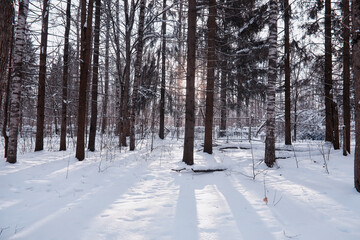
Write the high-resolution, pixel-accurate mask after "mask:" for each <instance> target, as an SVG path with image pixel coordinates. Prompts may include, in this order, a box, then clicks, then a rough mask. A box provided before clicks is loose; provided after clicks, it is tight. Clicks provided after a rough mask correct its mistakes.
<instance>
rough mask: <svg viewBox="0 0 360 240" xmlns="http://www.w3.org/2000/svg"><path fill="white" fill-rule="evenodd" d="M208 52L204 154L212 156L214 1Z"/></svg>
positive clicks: (211, 0)
mask: <svg viewBox="0 0 360 240" xmlns="http://www.w3.org/2000/svg"><path fill="white" fill-rule="evenodd" d="M207 27H208V36H207V37H208V46H207V47H208V52H207V87H206V113H205V140H204V152H207V153H209V154H212V132H213V115H214V82H215V66H216V53H215V38H216V0H210V1H209V17H208V23H207Z"/></svg>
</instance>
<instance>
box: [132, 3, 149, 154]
mask: <svg viewBox="0 0 360 240" xmlns="http://www.w3.org/2000/svg"><path fill="white" fill-rule="evenodd" d="M144 21H145V0H141V1H140V14H139V28H138V42H137V47H136V60H135V77H134V85H133V95H132V108H131V114H130V151H133V150H135V121H136V118H135V115H136V106H137V104H136V101H137V96H138V91H139V85H140V80H141V76H142V74H141V66H142V57H143V46H144V39H143V38H144Z"/></svg>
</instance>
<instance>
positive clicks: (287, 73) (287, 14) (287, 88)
mask: <svg viewBox="0 0 360 240" xmlns="http://www.w3.org/2000/svg"><path fill="white" fill-rule="evenodd" d="M284 25H285V29H284V30H285V33H284V34H285V145H291V99H290V73H291V69H290V6H289V0H284Z"/></svg>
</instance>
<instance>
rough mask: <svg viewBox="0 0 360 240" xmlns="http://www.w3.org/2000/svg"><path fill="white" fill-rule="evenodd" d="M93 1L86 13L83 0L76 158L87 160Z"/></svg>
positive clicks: (90, 1)
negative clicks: (86, 127)
mask: <svg viewBox="0 0 360 240" xmlns="http://www.w3.org/2000/svg"><path fill="white" fill-rule="evenodd" d="M93 3H94V1H93V0H89V6H88V11H87V12H86V0H81V56H80V59H81V60H80V87H79V104H78V122H77V140H76V158H77V159H78V160H79V161H82V160H84V158H85V125H86V89H87V85H88V75H89V74H88V73H89V69H90V52H91V51H90V45H91V28H92V18H93V7H94V6H93V5H94V4H93Z"/></svg>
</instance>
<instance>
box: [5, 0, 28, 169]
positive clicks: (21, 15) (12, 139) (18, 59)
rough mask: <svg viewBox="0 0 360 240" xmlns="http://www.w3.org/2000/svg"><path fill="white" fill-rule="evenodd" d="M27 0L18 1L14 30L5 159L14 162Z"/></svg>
mask: <svg viewBox="0 0 360 240" xmlns="http://www.w3.org/2000/svg"><path fill="white" fill-rule="evenodd" d="M28 9H29V0H21V1H20V2H19V11H18V19H17V21H18V22H17V26H16V30H15V35H16V38H15V49H14V65H13V69H14V70H13V71H14V76H13V79H12V84H11V86H12V87H11V101H10V102H11V103H10V104H11V107H10V124H9V148H8V156H7V161H8V162H9V163H16V160H17V143H18V133H19V125H20V114H21V112H20V101H21V85H22V80H23V71H22V66H23V53H24V45H25V28H26V18H27V15H28Z"/></svg>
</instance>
